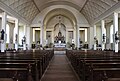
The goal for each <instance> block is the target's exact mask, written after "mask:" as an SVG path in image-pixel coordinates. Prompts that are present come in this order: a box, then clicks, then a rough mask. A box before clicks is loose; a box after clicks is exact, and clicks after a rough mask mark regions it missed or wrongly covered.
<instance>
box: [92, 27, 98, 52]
mask: <svg viewBox="0 0 120 81" xmlns="http://www.w3.org/2000/svg"><path fill="white" fill-rule="evenodd" d="M93 31H94V32H93V33H94V50H96V49H97V48H96V42H97V37H96V25H94V29H93Z"/></svg>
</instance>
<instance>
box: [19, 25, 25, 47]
mask: <svg viewBox="0 0 120 81" xmlns="http://www.w3.org/2000/svg"><path fill="white" fill-rule="evenodd" d="M18 30H19V39H18V41H19V42H18V43H19V44H20V45H22V39H23V37H24V27H23V26H19V29H18Z"/></svg>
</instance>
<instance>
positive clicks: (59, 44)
mask: <svg viewBox="0 0 120 81" xmlns="http://www.w3.org/2000/svg"><path fill="white" fill-rule="evenodd" d="M54 46H55V47H61V48H65V47H66V44H65V43H61V41H59V42H58V43H55V44H54Z"/></svg>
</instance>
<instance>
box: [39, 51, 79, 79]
mask: <svg viewBox="0 0 120 81" xmlns="http://www.w3.org/2000/svg"><path fill="white" fill-rule="evenodd" d="M62 53H64V52H60V51H59V52H58V51H57V52H55V56H54V58H53V60H52V62H51V63H50V66H49V68H48V69H47V71H46V73H45V75H44V76H43V78H42V79H41V81H79V80H78V79H77V77H76V76H75V73H74V72H73V71H72V69H71V67H70V65H69V62H68V61H67V58H66V56H65V54H62Z"/></svg>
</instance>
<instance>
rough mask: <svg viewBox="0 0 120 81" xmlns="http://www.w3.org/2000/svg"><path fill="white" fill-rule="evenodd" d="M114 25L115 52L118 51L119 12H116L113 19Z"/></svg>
mask: <svg viewBox="0 0 120 81" xmlns="http://www.w3.org/2000/svg"><path fill="white" fill-rule="evenodd" d="M113 27H114V39H113V41H114V50H115V52H118V42H119V40H117V36H118V13H116V12H114V19H113Z"/></svg>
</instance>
